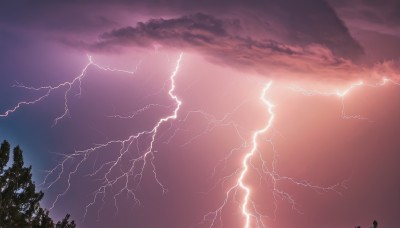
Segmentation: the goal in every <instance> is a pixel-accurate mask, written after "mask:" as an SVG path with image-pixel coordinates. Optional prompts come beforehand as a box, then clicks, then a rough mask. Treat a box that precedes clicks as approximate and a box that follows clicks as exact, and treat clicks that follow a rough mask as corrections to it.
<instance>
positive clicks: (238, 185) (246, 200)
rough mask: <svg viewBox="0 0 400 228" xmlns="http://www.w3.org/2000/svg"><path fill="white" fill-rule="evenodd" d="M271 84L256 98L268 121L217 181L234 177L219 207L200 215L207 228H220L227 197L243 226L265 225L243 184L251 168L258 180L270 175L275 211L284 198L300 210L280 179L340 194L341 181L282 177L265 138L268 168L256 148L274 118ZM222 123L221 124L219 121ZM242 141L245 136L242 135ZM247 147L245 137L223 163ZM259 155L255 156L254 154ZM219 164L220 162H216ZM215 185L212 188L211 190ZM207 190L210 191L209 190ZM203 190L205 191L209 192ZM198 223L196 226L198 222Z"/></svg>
mask: <svg viewBox="0 0 400 228" xmlns="http://www.w3.org/2000/svg"><path fill="white" fill-rule="evenodd" d="M271 86H272V81H270V82H268V83H267V84H266V85H265V86H264V87H263V89H262V92H261V95H260V97H259V100H260V101H261V102H262V104H263V105H264V106H265V108H266V109H267V111H268V115H269V119H268V121H267V123H266V124H265V125H264V127H263V128H261V129H259V130H257V131H255V132H253V133H252V136H251V148H250V150H248V151H247V152H246V153H245V155H244V157H243V158H242V160H241V167H240V168H238V169H236V170H235V171H234V172H233V173H232V174H230V175H228V176H225V177H223V178H222V179H221V180H220V181H218V182H217V184H219V183H226V182H227V181H228V180H229V179H235V181H234V183H235V184H234V185H232V186H231V187H229V188H228V189H227V191H226V192H225V199H224V200H223V202H222V203H221V204H220V206H219V207H218V208H217V209H216V210H214V211H211V212H209V213H207V214H206V215H205V216H204V217H203V221H201V222H200V224H204V223H208V224H209V227H210V228H212V227H216V226H218V224H219V227H222V211H223V210H224V208H225V207H226V206H227V204H228V202H229V200H230V198H233V199H234V200H235V201H236V203H238V205H239V207H240V209H241V214H242V216H243V217H244V226H243V227H244V228H250V227H253V225H252V224H254V225H255V227H258V228H265V227H267V225H266V224H265V222H264V220H265V218H266V217H267V216H266V215H264V214H262V213H261V212H260V211H259V210H258V209H257V206H256V203H255V202H254V201H253V199H252V187H251V186H250V185H249V184H247V183H246V180H245V179H246V178H247V177H248V173H249V171H250V169H254V170H256V171H257V173H258V175H259V176H260V180H261V179H262V176H266V177H269V178H270V180H271V182H272V193H273V197H274V200H275V202H274V206H275V212H274V214H276V210H277V200H278V199H283V200H286V201H287V202H288V203H289V204H290V205H291V206H292V209H293V210H295V211H297V212H298V213H301V211H300V210H299V209H298V208H297V204H296V202H295V200H294V198H293V197H292V196H291V195H290V194H289V193H287V192H285V191H283V190H281V189H279V187H278V183H279V182H283V181H285V182H290V183H292V184H294V185H297V186H301V187H305V188H310V189H312V190H314V191H316V192H318V193H321V192H328V191H332V192H335V193H337V194H338V195H341V192H340V191H339V190H338V189H340V188H344V187H345V185H344V182H343V183H336V184H334V185H331V186H327V187H324V186H318V185H315V184H312V183H310V182H308V181H306V180H296V179H294V178H291V177H287V176H282V175H280V174H279V173H278V172H277V170H276V163H277V157H276V154H277V152H276V150H275V147H274V144H273V140H272V139H267V140H265V141H266V142H268V143H270V145H271V147H272V152H273V160H272V161H271V168H268V165H267V164H268V162H267V161H266V160H265V159H264V157H263V153H262V151H260V148H259V144H258V142H259V140H260V138H261V136H262V135H263V134H265V133H267V132H269V131H270V130H271V129H272V124H273V122H274V119H275V113H274V111H273V109H274V107H275V106H274V104H273V103H272V102H271V101H270V100H268V99H267V92H268V91H269V89H270V88H271ZM232 114H233V113H229V114H228V115H232ZM221 125H222V124H221ZM235 130H236V131H238V129H237V128H235ZM241 138H242V139H243V140H244V137H241ZM246 148H247V142H246V141H245V140H244V141H243V143H242V144H241V145H240V146H239V147H237V148H233V149H232V150H231V151H230V152H229V153H228V155H227V156H226V157H225V158H224V159H223V160H222V161H224V162H226V161H227V160H228V159H229V158H230V156H231V155H232V154H233V152H236V151H239V150H243V149H246ZM255 155H258V156H255ZM257 158H258V159H259V161H261V168H258V167H256V165H255V164H253V162H252V160H253V159H257ZM218 164H219V163H218ZM215 172H216V167H215V168H214V170H213V174H212V175H214V174H215ZM215 187H216V185H215V186H214V187H213V188H212V189H214V188H215ZM208 192H209V191H208ZM208 192H206V193H208ZM239 193H242V194H243V196H242V197H241V199H240V200H237V195H238V194H239ZM200 224H198V225H200Z"/></svg>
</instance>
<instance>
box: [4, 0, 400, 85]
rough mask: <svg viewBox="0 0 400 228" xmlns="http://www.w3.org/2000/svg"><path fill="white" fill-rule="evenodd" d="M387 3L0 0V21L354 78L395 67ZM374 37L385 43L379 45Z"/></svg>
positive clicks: (72, 40) (100, 48)
mask: <svg viewBox="0 0 400 228" xmlns="http://www.w3.org/2000/svg"><path fill="white" fill-rule="evenodd" d="M387 2H388V4H389V3H390V4H389V5H390V6H391V7H386V6H385V4H379V3H377V2H376V1H364V0H354V1H337V2H326V1H323V0H304V1H296V0H282V1H272V0H251V1H244V0H233V1H227V0H221V1H218V2H215V1H211V0H205V1H183V0H172V1H161V0H154V1H146V2H144V1H124V0H119V1H112V2H111V1H96V2H95V1H86V2H85V3H79V2H76V1H72V2H64V3H60V4H54V3H51V2H47V3H48V4H45V3H46V2H44V3H41V4H33V3H29V5H30V7H29V10H27V8H25V7H23V6H24V5H25V4H28V3H26V2H25V1H17V3H3V4H4V5H5V6H4V7H3V8H2V9H0V13H1V14H0V22H1V23H0V26H3V27H7V28H10V27H11V28H24V27H29V28H30V29H32V28H34V29H36V30H40V31H44V34H47V36H48V37H51V38H52V39H56V40H58V41H61V42H62V43H64V44H67V45H69V46H72V47H74V48H77V49H81V50H84V51H88V50H89V51H92V52H110V51H116V50H119V51H121V50H123V49H124V47H141V48H142V47H146V48H154V47H155V46H156V47H159V46H162V47H163V48H175V49H181V50H183V51H185V50H189V51H193V52H199V53H201V54H203V55H205V57H206V58H208V59H209V60H211V61H213V62H216V63H218V64H223V65H228V66H230V67H233V68H237V69H242V70H250V71H253V72H258V73H261V74H267V75H270V74H276V73H277V72H278V73H282V74H283V73H284V74H285V75H291V76H295V77H299V75H301V77H306V76H307V77H318V78H354V77H365V76H366V75H367V76H371V75H372V74H376V73H377V71H376V69H380V70H379V72H381V69H383V68H384V69H385V70H384V72H385V74H386V72H391V73H393V72H396V62H397V59H398V54H397V53H399V52H396V49H397V48H398V47H400V46H399V45H398V42H397V41H398V40H397V38H396V37H395V38H393V36H395V35H396V30H391V28H396V26H397V25H398V24H399V23H400V20H399V18H398V14H397V13H396V12H397V11H398V9H399V7H398V4H397V3H396V2H395V1H392V0H388V1H387ZM333 7H335V8H333ZM10 9H13V10H14V11H10ZM16 9H18V10H19V11H20V12H19V13H18V14H16V13H15V12H16V11H15V10H16ZM396 10H397V11H396ZM12 12H14V13H12ZM337 12H338V13H339V14H338V13H337ZM338 15H339V16H338ZM388 21H389V22H390V23H387V22H388ZM348 25H350V27H348ZM372 25H373V26H372ZM385 26H386V27H385ZM388 26H389V27H388ZM385 29H386V30H385ZM380 30H382V31H383V30H384V31H389V32H386V33H384V35H382V33H383V32H382V31H380ZM393 31H394V32H393ZM393 33H395V34H393ZM378 41H379V42H382V41H383V42H384V41H387V42H386V45H384V46H385V47H384V48H383V49H382V50H380V49H378V48H375V46H376V45H375V43H376V42H378ZM383 66H385V67H383ZM387 66H390V68H387Z"/></svg>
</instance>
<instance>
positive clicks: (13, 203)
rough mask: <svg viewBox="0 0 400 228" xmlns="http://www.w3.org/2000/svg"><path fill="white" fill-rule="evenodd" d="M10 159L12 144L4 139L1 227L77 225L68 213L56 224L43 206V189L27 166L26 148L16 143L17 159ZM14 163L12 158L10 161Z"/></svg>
mask: <svg viewBox="0 0 400 228" xmlns="http://www.w3.org/2000/svg"><path fill="white" fill-rule="evenodd" d="M9 160H10V144H9V143H8V142H7V141H5V140H4V141H3V143H2V144H1V146H0V228H11V227H21V228H23V227H32V228H53V227H56V228H74V227H76V225H75V222H74V221H69V218H70V215H69V214H67V215H66V216H65V218H64V219H63V220H62V221H59V222H58V223H57V224H54V222H53V220H52V219H51V218H50V216H49V211H48V210H46V209H43V208H41V207H40V204H39V201H40V200H41V199H42V198H43V192H42V191H39V192H36V186H35V183H34V182H33V181H32V173H31V170H32V167H31V166H29V167H24V159H23V156H22V150H21V148H20V147H19V146H16V147H15V148H14V150H13V161H12V164H9ZM10 163H11V162H10Z"/></svg>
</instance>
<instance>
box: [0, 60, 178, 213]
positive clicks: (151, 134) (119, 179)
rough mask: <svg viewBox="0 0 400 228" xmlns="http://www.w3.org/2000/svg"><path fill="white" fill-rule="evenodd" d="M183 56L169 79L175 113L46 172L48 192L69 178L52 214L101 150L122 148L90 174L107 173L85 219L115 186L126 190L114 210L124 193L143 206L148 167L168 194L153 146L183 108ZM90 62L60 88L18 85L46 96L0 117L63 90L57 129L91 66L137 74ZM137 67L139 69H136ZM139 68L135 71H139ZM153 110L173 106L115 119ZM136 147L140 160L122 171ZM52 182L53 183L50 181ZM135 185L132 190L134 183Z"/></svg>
mask: <svg viewBox="0 0 400 228" xmlns="http://www.w3.org/2000/svg"><path fill="white" fill-rule="evenodd" d="M182 57H183V54H182V53H181V54H180V55H179V57H178V59H177V62H176V65H175V68H174V70H173V72H172V73H171V75H170V77H169V81H170V88H169V91H168V95H169V97H170V98H171V99H172V100H173V101H174V102H175V109H174V110H173V112H172V114H171V115H168V116H165V117H163V118H160V119H159V120H158V121H157V123H156V124H155V125H154V126H153V127H152V128H151V129H149V130H145V131H141V132H139V133H137V134H134V135H130V136H129V137H127V138H125V139H116V140H110V141H108V142H105V143H102V144H98V145H96V146H94V147H90V148H88V149H85V150H76V151H75V152H74V153H72V154H68V155H64V159H63V160H62V161H61V162H60V163H59V164H58V165H56V166H55V167H54V168H53V169H51V170H49V171H48V172H47V175H46V176H45V178H44V180H43V183H42V184H41V186H45V188H46V189H49V188H51V187H52V186H53V185H54V184H56V183H57V182H59V181H60V179H61V178H62V176H63V175H66V176H67V180H66V182H67V186H66V187H65V189H64V191H63V192H61V193H60V194H58V195H57V196H56V198H55V200H54V201H53V203H52V205H51V207H50V210H51V209H53V208H54V207H55V205H56V203H57V202H58V200H59V199H60V198H61V197H62V196H64V195H65V194H66V193H67V192H68V190H69V189H70V187H71V177H72V176H73V175H74V174H76V173H77V172H78V170H79V168H80V167H81V166H82V165H83V164H84V163H85V162H86V161H87V160H88V159H89V157H91V156H92V154H93V153H95V152H97V151H99V150H101V149H107V148H110V147H111V146H112V145H119V148H120V149H119V155H118V157H117V158H116V159H115V160H111V161H108V162H106V163H103V164H102V165H101V166H100V167H98V168H97V169H96V170H94V171H93V172H92V173H90V174H89V176H92V177H94V176H97V175H100V174H101V173H102V172H104V175H102V177H101V178H100V179H101V180H102V184H101V186H100V187H99V188H98V189H97V190H96V191H95V192H94V193H93V200H92V201H91V202H90V203H89V204H88V205H87V206H86V210H85V215H84V217H86V214H87V212H88V209H89V207H91V206H93V205H94V204H95V203H96V202H97V200H98V199H100V198H101V199H102V200H103V203H104V198H105V196H106V190H107V189H109V188H112V187H113V186H114V185H116V184H121V183H122V184H123V187H122V188H121V189H120V190H119V191H118V192H117V193H115V194H114V196H113V197H114V203H115V207H116V208H117V210H118V206H117V197H118V196H119V195H121V194H122V193H124V192H126V194H127V195H129V196H131V197H133V200H134V201H135V202H136V203H140V201H139V199H138V198H137V197H136V195H135V191H136V188H137V187H138V186H139V184H140V182H141V179H142V176H143V174H144V171H145V167H147V166H149V167H150V168H151V169H152V173H153V176H154V178H155V181H156V182H157V183H158V185H159V186H160V187H161V189H162V192H163V193H165V192H166V191H167V188H166V187H165V186H164V185H163V184H162V183H161V181H160V180H159V178H158V176H157V172H156V166H155V163H154V159H155V155H154V152H155V151H154V144H155V141H156V137H157V134H158V132H159V129H160V128H161V126H162V125H163V124H164V123H165V122H168V121H171V120H174V119H176V118H177V117H178V112H179V109H180V107H181V105H182V101H181V100H180V99H179V98H178V97H177V96H176V95H175V93H174V92H175V79H176V76H177V74H178V71H179V68H180V64H181V61H182ZM88 59H89V62H88V63H87V64H86V65H85V67H84V68H83V69H82V71H81V73H80V74H79V75H78V76H77V77H75V78H74V79H73V80H71V81H67V82H63V83H61V84H58V85H56V86H43V87H37V88H36V87H28V86H24V85H22V84H19V83H18V84H16V85H14V87H19V88H23V89H28V90H35V91H45V94H44V95H43V96H40V97H39V98H37V99H35V100H33V101H22V102H19V103H18V104H17V105H15V107H13V108H11V109H9V110H7V111H6V112H5V113H4V114H2V115H1V117H7V116H8V115H10V114H12V113H13V112H15V111H17V110H18V109H20V108H21V107H22V106H24V105H33V104H35V103H37V102H40V101H42V100H44V99H45V98H47V97H49V96H50V95H51V93H52V92H54V91H55V90H59V89H61V88H63V87H65V88H66V90H65V93H64V113H62V114H61V115H60V116H58V117H56V118H55V120H54V125H56V124H57V123H58V122H59V121H60V120H61V119H63V118H64V117H65V116H67V115H68V112H69V107H68V98H69V96H70V93H71V89H72V87H73V86H78V88H79V93H78V95H80V94H81V90H82V88H81V83H82V80H83V79H84V77H85V76H86V74H87V70H88V68H89V67H90V66H95V67H97V68H98V69H101V70H104V71H112V72H121V73H126V74H135V72H136V71H127V70H120V69H112V68H109V67H103V66H100V65H98V64H96V63H95V62H93V59H92V57H91V56H88ZM137 67H138V66H137ZM137 67H136V70H137ZM154 106H161V107H165V108H168V107H171V105H169V106H168V105H159V104H149V105H147V106H145V107H143V108H141V109H139V110H137V111H136V112H134V114H132V115H131V116H127V117H124V116H121V115H115V116H113V117H116V118H133V117H134V116H135V115H136V114H138V113H141V112H144V111H146V110H148V109H150V108H152V107H154ZM141 139H143V140H145V139H148V140H149V142H148V144H147V148H146V149H145V150H140V149H139V140H141ZM135 143H136V149H137V152H138V157H136V158H133V159H130V160H129V163H130V165H131V166H130V168H129V169H128V170H122V169H121V168H120V165H121V162H122V161H123V160H124V159H127V155H128V151H129V150H130V149H131V147H132V145H133V144H135ZM74 161H78V162H77V163H76V164H75V165H74V167H73V168H72V171H69V172H68V173H65V172H66V164H67V163H68V162H70V163H71V162H72V163H73V162H74ZM115 172H117V173H118V172H119V174H118V175H115ZM51 178H53V180H50V179H51ZM131 182H133V187H132V183H131ZM100 210H101V208H100V209H99V211H98V213H99V212H100Z"/></svg>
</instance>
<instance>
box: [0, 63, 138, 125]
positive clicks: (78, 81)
mask: <svg viewBox="0 0 400 228" xmlns="http://www.w3.org/2000/svg"><path fill="white" fill-rule="evenodd" d="M88 59H89V62H88V63H87V64H86V65H85V67H84V68H83V69H82V71H81V73H80V74H79V75H78V76H76V77H75V78H73V79H72V80H71V81H66V82H63V83H60V84H58V85H55V86H42V87H31V86H25V85H22V84H20V83H18V82H17V84H15V85H13V87H17V88H23V89H27V90H34V91H45V94H44V95H42V96H40V97H39V98H37V99H35V100H32V101H21V102H18V103H17V104H16V105H15V106H14V107H13V108H11V109H9V110H7V111H5V112H4V113H3V114H0V117H7V116H9V115H11V114H12V113H14V112H16V111H17V110H18V109H20V108H22V107H23V106H26V105H34V104H36V103H38V102H40V101H42V100H44V99H45V98H47V97H49V96H50V95H51V93H52V92H54V91H56V90H59V89H61V88H66V90H65V92H64V112H63V113H62V114H60V115H59V116H57V117H56V118H55V119H54V122H53V126H55V125H57V123H58V122H59V121H60V120H62V119H63V118H64V117H66V116H67V115H68V113H69V107H68V103H69V102H68V98H69V95H70V93H71V89H72V88H73V86H75V85H76V86H78V88H79V93H78V94H77V95H81V91H82V80H83V79H84V77H85V76H86V73H87V70H88V69H89V67H90V66H94V67H97V68H98V69H100V70H104V71H111V72H120V73H126V74H132V75H133V74H135V73H136V70H137V69H138V66H139V64H140V62H139V64H138V65H137V66H136V70H135V71H128V70H121V69H113V68H110V67H104V66H100V65H99V64H97V63H95V62H93V58H92V56H90V55H88Z"/></svg>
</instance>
